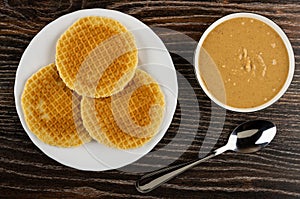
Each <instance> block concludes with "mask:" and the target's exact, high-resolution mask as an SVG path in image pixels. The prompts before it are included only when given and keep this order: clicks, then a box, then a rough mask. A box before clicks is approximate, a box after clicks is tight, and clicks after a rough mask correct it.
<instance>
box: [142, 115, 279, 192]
mask: <svg viewBox="0 0 300 199" xmlns="http://www.w3.org/2000/svg"><path fill="white" fill-rule="evenodd" d="M275 135H276V126H275V124H273V123H272V122H269V121H266V120H253V121H248V122H244V123H242V124H240V125H239V126H238V127H236V128H235V129H234V130H233V131H232V133H231V134H230V136H229V138H228V142H227V144H226V145H225V146H222V147H220V148H218V149H216V150H214V151H213V152H211V153H210V154H209V155H207V156H206V157H204V158H202V159H196V160H192V161H189V162H187V163H183V164H180V165H175V166H171V167H165V168H162V169H159V170H156V171H153V172H150V173H148V174H146V175H144V176H142V177H141V178H140V179H139V180H137V182H136V188H137V190H138V191H139V192H141V193H147V192H149V191H152V190H153V189H155V188H157V187H159V186H160V185H161V184H163V183H164V182H167V181H168V180H170V179H172V178H173V177H175V176H177V175H179V174H180V173H182V172H184V171H186V170H188V169H190V168H192V167H194V166H196V165H198V164H200V163H201V162H204V161H206V160H208V159H210V158H212V157H215V156H217V155H220V154H222V153H224V152H225V151H229V150H230V151H235V152H239V153H254V152H256V151H259V150H260V149H262V148H264V147H265V146H267V145H268V144H269V143H270V142H271V141H272V140H273V139H274V137H275Z"/></svg>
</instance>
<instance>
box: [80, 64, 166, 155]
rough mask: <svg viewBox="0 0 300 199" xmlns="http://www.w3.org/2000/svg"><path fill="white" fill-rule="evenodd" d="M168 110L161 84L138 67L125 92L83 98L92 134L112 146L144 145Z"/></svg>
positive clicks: (133, 146)
mask: <svg viewBox="0 0 300 199" xmlns="http://www.w3.org/2000/svg"><path fill="white" fill-rule="evenodd" d="M164 109H165V101H164V95H163V93H162V91H161V89H160V87H159V85H158V83H157V82H156V81H155V80H154V79H153V78H152V77H151V76H150V75H149V74H147V73H146V72H144V71H142V70H139V69H138V70H137V71H136V73H135V76H134V78H133V79H132V80H131V81H130V82H129V84H128V85H127V86H126V87H125V88H124V90H122V91H121V92H119V93H117V94H115V95H113V96H111V97H107V98H99V99H92V98H88V97H83V99H82V101H81V114H82V119H83V124H84V126H85V127H86V129H87V130H88V132H89V133H90V135H91V136H92V137H93V138H94V139H95V140H97V141H98V142H100V143H103V144H106V145H108V146H112V147H116V148H121V149H131V148H136V147H140V146H142V145H144V144H145V143H146V142H148V141H149V140H150V139H151V138H152V137H153V136H154V135H155V134H156V133H157V132H158V130H159V127H160V125H161V123H162V120H163V115H164Z"/></svg>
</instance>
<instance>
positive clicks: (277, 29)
mask: <svg viewBox="0 0 300 199" xmlns="http://www.w3.org/2000/svg"><path fill="white" fill-rule="evenodd" d="M242 17H244V18H253V19H257V20H259V21H261V22H263V23H265V24H267V25H268V26H270V27H271V28H272V29H273V30H275V32H277V34H278V35H279V36H280V38H281V39H282V41H283V43H284V45H285V47H286V50H287V53H288V58H289V72H288V76H287V78H286V80H285V83H284V85H283V87H282V88H281V89H280V91H279V92H278V93H277V94H276V95H275V96H274V97H273V98H272V99H271V100H268V101H267V102H266V103H264V104H261V105H259V106H257V107H252V108H237V107H232V106H229V105H226V104H224V103H222V102H221V101H219V100H218V99H216V98H215V97H214V96H213V95H212V94H211V93H210V92H209V91H208V89H207V88H206V86H205V83H204V82H203V80H202V78H201V76H200V71H199V63H198V57H199V53H200V48H201V46H202V44H203V42H204V40H205V39H206V37H207V35H208V34H209V33H210V32H211V31H212V30H213V29H214V28H215V27H217V26H218V25H220V24H221V23H223V22H225V21H227V20H230V19H234V18H242ZM294 70H295V57H294V52H293V48H292V45H291V43H290V41H289V39H288V37H287V36H286V34H285V33H284V31H283V30H282V29H281V28H280V27H279V26H278V25H277V24H276V23H275V22H273V21H272V20H271V19H269V18H267V17H264V16H262V15H259V14H255V13H249V12H240V13H233V14H229V15H226V16H224V17H221V18H220V19H218V20H216V21H215V22H213V23H212V24H211V25H210V26H209V27H208V28H207V29H206V30H205V32H204V33H203V34H202V36H201V38H200V40H199V42H198V45H197V47H196V49H195V52H194V71H195V75H196V78H197V80H198V82H199V84H200V86H201V88H202V90H203V91H204V92H205V94H206V95H207V96H208V97H209V98H210V99H211V100H212V101H213V102H215V103H216V104H217V105H219V106H221V107H223V108H225V109H227V110H230V111H235V112H254V111H259V110H262V109H265V108H267V107H269V106H271V105H272V104H274V103H275V102H276V101H277V100H279V99H280V98H281V97H282V96H283V94H284V93H285V92H286V91H287V89H288V87H289V86H290V84H291V82H292V79H293V75H294Z"/></svg>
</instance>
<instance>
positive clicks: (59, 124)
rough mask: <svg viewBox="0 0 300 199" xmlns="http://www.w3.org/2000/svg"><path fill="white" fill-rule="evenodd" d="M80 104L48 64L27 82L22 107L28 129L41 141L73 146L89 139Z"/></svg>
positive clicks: (53, 68) (77, 97)
mask: <svg viewBox="0 0 300 199" xmlns="http://www.w3.org/2000/svg"><path fill="white" fill-rule="evenodd" d="M80 101H81V96H79V95H77V94H76V93H74V92H73V91H72V90H70V89H69V88H68V87H67V86H66V85H65V84H64V83H63V81H62V80H61V78H60V77H59V75H58V72H57V70H56V66H55V65H54V64H50V65H48V66H45V67H43V68H42V69H40V70H39V71H38V72H36V73H35V74H33V75H32V76H31V77H30V78H29V79H28V80H27V82H26V84H25V88H24V91H23V93H22V100H21V104H22V109H23V112H24V116H25V121H26V123H27V126H28V127H29V129H30V131H31V132H32V133H33V134H35V135H36V136H37V137H38V138H39V139H40V140H41V141H43V142H44V143H47V144H49V145H54V146H60V147H72V146H79V145H81V144H83V143H87V142H89V141H90V140H91V137H90V136H89V134H88V132H87V131H86V130H85V128H84V126H83V124H82V119H81V114H80Z"/></svg>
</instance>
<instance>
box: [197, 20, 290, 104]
mask: <svg viewBox="0 0 300 199" xmlns="http://www.w3.org/2000/svg"><path fill="white" fill-rule="evenodd" d="M201 56H202V58H201ZM203 56H204V57H206V58H203ZM208 57H209V59H210V60H211V61H207V60H208ZM207 63H213V64H210V65H214V67H212V66H210V65H209V64H207ZM208 68H210V69H209V70H208ZM199 70H200V73H201V78H202V80H203V82H204V83H205V85H206V87H207V89H208V90H209V92H210V93H211V94H212V95H213V96H214V97H215V98H217V99H218V100H219V101H221V102H222V103H224V104H226V105H228V106H231V107H236V108H252V107H257V106H260V105H262V104H264V103H266V102H268V101H269V100H271V99H272V98H273V97H275V95H276V94H277V93H278V92H279V91H280V90H281V88H282V87H283V85H284V83H285V81H286V79H287V76H288V72H289V58H288V52H287V49H286V47H285V45H284V42H283V41H282V39H281V37H280V36H279V34H278V33H277V32H276V31H275V30H273V28H271V27H270V26H268V25H267V24H265V23H264V22H262V21H259V20H256V19H253V18H246V17H240V18H233V19H229V20H227V21H225V22H223V23H221V24H219V25H218V26H217V27H215V28H214V29H213V30H212V31H211V32H210V33H209V34H208V35H207V37H206V38H205V40H204V42H203V44H202V47H201V51H200V55H199Z"/></svg>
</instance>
